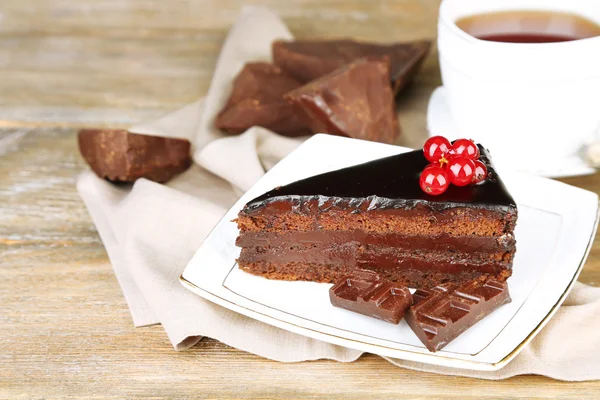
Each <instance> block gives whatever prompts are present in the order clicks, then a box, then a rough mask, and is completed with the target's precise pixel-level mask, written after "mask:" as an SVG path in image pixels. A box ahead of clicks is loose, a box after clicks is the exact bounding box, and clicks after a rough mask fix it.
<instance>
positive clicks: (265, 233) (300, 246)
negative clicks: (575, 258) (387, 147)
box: [236, 146, 518, 288]
mask: <svg viewBox="0 0 600 400" xmlns="http://www.w3.org/2000/svg"><path fill="white" fill-rule="evenodd" d="M479 150H480V152H481V156H480V161H481V162H482V163H484V164H485V165H486V167H487V170H488V177H487V178H486V180H485V181H483V182H482V183H480V184H477V185H468V186H463V187H458V186H454V185H451V186H450V187H449V188H448V190H446V192H444V193H443V194H441V195H439V196H431V195H429V194H427V193H425V192H424V191H423V190H422V189H421V187H420V185H419V176H420V174H421V172H422V171H423V169H424V168H425V167H426V166H427V165H428V164H429V162H428V161H427V160H426V159H425V157H424V155H423V151H422V150H415V151H410V152H406V153H402V154H397V155H393V156H390V157H385V158H380V159H376V160H373V161H370V162H367V163H363V164H358V165H353V166H350V167H347V168H342V169H338V170H335V171H330V172H326V173H323V174H319V175H315V176H311V177H308V178H306V179H302V180H299V181H296V182H293V183H290V184H287V185H283V186H279V187H277V188H275V189H273V190H270V191H268V192H266V193H264V194H263V195H261V196H258V197H256V198H255V199H253V200H251V201H249V202H248V203H247V204H246V205H245V206H244V208H243V209H242V210H241V211H240V212H239V214H238V217H237V220H236V222H237V225H238V229H239V237H238V239H237V240H236V244H237V245H238V246H239V247H241V252H240V256H239V258H238V265H239V267H240V269H242V270H244V271H246V272H248V273H252V274H255V275H260V276H263V277H265V278H269V279H284V280H306V281H315V282H331V283H333V282H336V281H337V280H338V279H342V278H344V277H345V276H348V275H352V273H353V272H354V271H356V270H359V269H360V270H365V269H366V270H370V271H374V272H375V273H377V274H379V275H380V276H381V277H382V278H385V279H387V280H389V281H391V282H394V283H395V284H399V285H404V286H408V287H411V288H419V287H434V286H436V285H439V284H442V283H445V282H451V283H457V284H458V283H462V282H466V281H470V280H472V279H475V278H478V277H493V278H494V279H496V280H498V281H500V282H502V281H505V280H506V279H507V278H508V277H510V275H511V272H512V262H513V257H514V254H515V251H516V242H515V237H514V229H515V226H516V222H517V214H518V213H517V205H516V203H515V200H514V199H513V198H512V196H511V195H510V193H509V192H508V191H507V189H506V187H505V186H504V184H503V183H502V180H501V179H500V177H499V176H498V174H497V173H496V171H495V169H494V167H493V165H492V163H491V160H490V155H489V152H488V151H487V150H486V149H485V148H483V147H482V146H479ZM331 151H344V149H343V148H341V149H331Z"/></svg>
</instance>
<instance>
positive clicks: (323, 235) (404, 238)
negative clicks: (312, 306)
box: [235, 230, 515, 252]
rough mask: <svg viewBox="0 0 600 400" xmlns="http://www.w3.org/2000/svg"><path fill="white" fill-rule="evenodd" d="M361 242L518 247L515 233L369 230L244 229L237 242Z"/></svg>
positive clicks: (480, 248)
mask: <svg viewBox="0 0 600 400" xmlns="http://www.w3.org/2000/svg"><path fill="white" fill-rule="evenodd" d="M349 242H358V243H363V244H367V245H379V246H390V247H397V248H401V249H421V250H434V251H464V252H470V251H474V252H497V251H508V252H512V251H514V250H515V238H514V236H513V235H512V234H504V235H502V236H475V235H468V236H450V235H448V234H447V233H442V234H439V235H405V234H402V233H393V232H392V233H381V234H380V233H369V232H365V231H361V230H354V231H308V232H298V231H292V232H284V233H279V232H269V231H260V232H241V233H240V236H238V238H237V240H236V242H235V244H236V245H237V246H239V247H251V246H266V247H269V246H270V247H285V246H289V244H290V243H293V244H301V245H312V244H329V245H339V244H345V243H349Z"/></svg>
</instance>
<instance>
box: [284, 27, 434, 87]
mask: <svg viewBox="0 0 600 400" xmlns="http://www.w3.org/2000/svg"><path fill="white" fill-rule="evenodd" d="M430 47H431V42H429V41H425V40H424V41H416V42H408V43H393V44H388V45H386V44H376V43H366V42H357V41H354V40H351V39H340V40H327V41H319V40H298V41H293V42H289V41H282V40H279V41H276V42H274V43H273V46H272V50H273V62H274V63H275V64H276V65H278V66H279V67H281V68H282V69H283V70H285V71H287V72H289V73H290V74H291V75H293V76H294V77H295V78H296V79H298V80H299V81H301V82H304V83H307V82H310V81H312V80H314V79H317V78H320V77H321V76H323V75H326V74H328V73H330V72H332V71H334V70H336V69H338V68H340V67H341V66H343V65H344V64H347V63H350V62H352V61H354V60H356V59H358V58H362V57H381V56H388V57H390V61H391V67H390V80H391V82H392V88H393V92H394V94H397V93H398V92H399V91H400V90H401V89H402V88H403V87H404V86H405V85H406V84H407V83H409V82H410V81H411V80H412V78H413V77H414V76H415V75H416V73H417V71H418V70H419V68H420V67H421V64H423V61H424V60H425V58H426V57H427V54H428V53H429V48H430Z"/></svg>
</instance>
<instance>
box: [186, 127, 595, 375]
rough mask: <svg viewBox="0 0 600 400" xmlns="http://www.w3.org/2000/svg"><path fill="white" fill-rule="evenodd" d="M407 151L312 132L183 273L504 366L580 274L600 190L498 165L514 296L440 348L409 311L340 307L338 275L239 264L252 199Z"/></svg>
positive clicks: (274, 311)
mask: <svg viewBox="0 0 600 400" xmlns="http://www.w3.org/2000/svg"><path fill="white" fill-rule="evenodd" d="M492 150H493V149H492ZM406 151H410V149H406V148H403V147H397V146H390V145H385V144H380V143H374V142H365V141H360V140H355V139H348V138H342V137H337V136H329V135H315V136H313V137H312V138H311V139H309V140H307V141H306V142H305V143H304V144H303V145H302V146H300V147H299V148H298V149H297V150H295V151H294V152H293V153H292V154H290V155H289V156H288V157H286V158H285V159H283V160H282V161H281V162H280V163H279V164H277V165H276V166H275V167H274V168H272V169H271V170H270V171H269V172H268V173H267V174H266V175H265V176H264V177H263V178H262V179H261V180H260V181H259V182H257V183H256V184H255V185H254V186H253V187H252V188H251V189H250V190H249V191H248V192H247V193H246V194H245V195H244V196H242V197H241V198H240V199H239V201H238V202H237V203H236V204H235V205H234V206H233V207H232V208H231V209H230V210H229V211H228V212H227V214H226V215H225V217H223V219H222V220H221V221H220V222H219V223H218V224H217V226H216V227H215V228H214V230H213V231H212V232H211V234H210V235H209V236H208V237H207V238H206V240H205V241H204V243H203V244H202V246H201V247H200V249H198V251H197V252H196V254H195V255H194V257H193V258H192V260H191V261H190V263H189V264H188V266H187V268H186V269H185V271H184V272H183V274H182V276H181V282H182V283H183V284H184V286H185V287H187V288H188V289H190V290H192V291H193V292H195V293H197V294H198V295H200V296H202V297H204V298H206V299H208V300H210V301H212V302H214V303H216V304H219V305H221V306H223V307H226V308H229V309H231V310H233V311H236V312H239V313H241V314H244V315H247V316H249V317H252V318H255V319H257V320H259V321H262V322H265V323H268V324H271V325H274V326H277V327H279V328H283V329H286V330H289V331H291V332H295V333H298V334H301V335H305V336H309V337H312V338H315V339H319V340H323V341H326V342H330V343H334V344H337V345H341V346H345V347H350V348H354V349H358V350H363V351H366V352H370V353H375V354H380V355H383V356H389V357H395V358H400V359H406V360H411V361H419V362H426V363H431V364H438V365H444V366H449V367H456V368H467V369H476V370H496V369H499V368H501V367H502V366H503V365H505V364H506V363H508V362H509V361H510V360H512V359H513V358H514V357H515V356H516V355H517V354H518V352H519V351H520V350H521V349H522V348H523V347H524V345H525V344H526V343H528V342H529V341H530V340H531V339H532V338H533V337H534V336H535V334H536V333H537V332H539V330H540V329H541V328H542V327H543V326H544V325H545V324H546V323H547V322H548V320H549V319H550V318H551V317H552V315H553V314H554V312H556V310H557V309H558V307H559V305H560V304H561V303H562V301H563V300H564V299H565V297H566V295H567V293H568V291H569V289H570V288H571V286H572V285H573V283H574V282H575V281H576V280H577V276H578V275H579V272H580V271H581V268H582V266H583V264H584V262H585V259H586V257H587V254H588V252H589V249H590V246H591V243H592V241H593V239H594V235H595V231H596V227H597V225H598V197H597V195H596V194H595V193H592V192H588V191H585V190H582V189H578V188H575V187H572V186H569V185H565V184H563V183H560V182H556V181H552V180H549V179H545V178H539V177H533V176H528V175H521V174H502V172H500V175H501V176H502V179H503V180H504V182H505V184H506V185H507V187H508V189H509V191H510V192H511V194H512V195H513V197H514V198H515V200H516V201H517V204H518V208H519V219H518V222H517V228H516V231H515V236H516V239H517V254H516V256H515V260H514V265H513V276H512V277H511V278H510V279H509V281H508V283H509V289H510V293H511V297H512V302H511V303H510V304H507V305H505V306H503V307H501V308H500V309H498V310H497V311H496V312H494V313H493V314H491V315H490V316H488V317H487V318H485V319H484V320H482V321H480V322H479V323H478V324H477V325H475V326H473V327H472V328H470V329H469V330H468V331H466V332H465V333H464V334H463V335H461V336H460V337H459V338H457V339H456V340H454V341H453V342H452V343H450V344H449V345H448V346H446V347H445V348H444V349H443V350H442V351H439V352H436V353H431V352H429V351H428V350H427V349H426V348H425V346H423V344H422V343H421V342H420V341H419V339H418V338H417V337H416V335H415V334H414V333H413V332H412V330H411V329H410V328H409V327H408V325H407V324H406V322H405V321H401V322H400V324H399V325H392V324H388V323H386V322H382V321H379V320H376V319H373V318H369V317H365V316H362V315H359V314H355V313H352V312H350V311H347V310H343V309H339V308H335V307H333V306H332V305H331V304H330V302H329V294H328V291H329V287H330V286H331V285H330V284H324V283H313V282H287V281H275V280H268V279H265V278H262V277H258V276H253V275H250V274H247V273H245V272H243V271H241V270H240V269H239V268H238V267H237V264H236V261H235V260H236V258H237V257H238V255H239V251H240V249H239V248H238V247H236V246H235V239H236V237H237V235H238V231H237V227H236V224H235V223H233V222H231V221H232V220H233V219H234V218H236V216H237V214H238V212H239V211H240V210H241V209H242V207H243V206H244V204H246V203H247V202H248V201H250V200H252V199H253V198H255V197H257V196H259V195H261V194H263V193H264V192H266V191H268V190H271V189H272V188H274V187H276V186H279V185H284V184H287V183H291V182H293V181H296V180H298V179H302V178H306V177H309V176H312V175H315V174H319V173H323V172H327V171H332V170H335V169H339V168H343V167H347V166H350V165H354V164H359V163H362V162H366V161H370V160H373V159H376V158H381V157H386V156H390V155H393V154H398V153H403V152H406Z"/></svg>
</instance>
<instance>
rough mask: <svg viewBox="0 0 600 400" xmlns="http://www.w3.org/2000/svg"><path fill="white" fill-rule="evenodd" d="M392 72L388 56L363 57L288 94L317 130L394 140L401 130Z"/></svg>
mask: <svg viewBox="0 0 600 400" xmlns="http://www.w3.org/2000/svg"><path fill="white" fill-rule="evenodd" d="M388 76H389V59H388V58H378V59H359V60H357V61H354V62H352V63H350V64H348V65H345V66H343V67H341V68H339V69H337V70H335V71H333V72H332V73H330V74H328V75H325V76H324V77H322V78H319V79H317V80H315V81H312V82H311V83H309V84H307V85H305V86H302V87H300V88H298V89H295V90H292V91H291V92H289V93H288V94H286V95H285V98H286V99H288V100H289V101H291V102H292V103H293V104H295V105H296V106H297V107H298V109H301V110H303V112H304V116H305V118H306V123H307V125H308V126H309V127H310V129H311V131H313V132H314V133H329V134H333V135H340V136H349V137H353V138H356V139H363V140H371V141H374V142H381V143H394V142H395V141H396V139H397V137H398V135H399V134H400V130H399V128H398V117H397V115H396V106H395V103H394V95H393V93H392V89H391V87H390V85H389V82H388Z"/></svg>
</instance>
